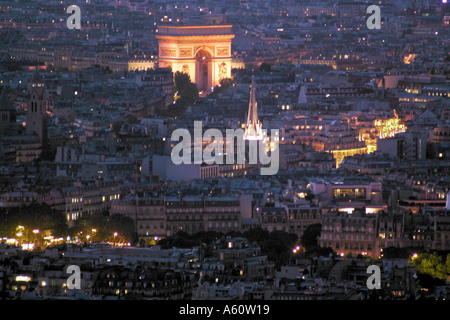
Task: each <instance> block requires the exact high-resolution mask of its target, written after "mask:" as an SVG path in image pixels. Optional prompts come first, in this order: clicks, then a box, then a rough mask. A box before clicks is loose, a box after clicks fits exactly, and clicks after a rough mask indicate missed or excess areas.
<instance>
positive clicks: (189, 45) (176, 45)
mask: <svg viewBox="0 0 450 320" xmlns="http://www.w3.org/2000/svg"><path fill="white" fill-rule="evenodd" d="M204 19H205V23H203V24H195V25H191V24H174V25H160V26H158V34H157V35H156V38H157V39H158V43H159V67H160V68H170V69H172V72H174V73H175V72H177V71H179V72H184V73H187V74H189V76H190V78H191V81H193V82H195V83H196V84H197V86H198V88H199V90H200V91H204V92H208V91H211V88H212V87H214V86H217V85H218V84H219V83H220V80H221V79H225V78H231V39H233V38H234V34H232V32H231V28H232V26H231V25H229V24H226V23H225V20H224V16H220V15H217V16H216V15H210V16H206V17H205V18H204Z"/></svg>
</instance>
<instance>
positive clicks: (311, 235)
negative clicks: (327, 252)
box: [300, 223, 322, 250]
mask: <svg viewBox="0 0 450 320" xmlns="http://www.w3.org/2000/svg"><path fill="white" fill-rule="evenodd" d="M321 231H322V225H321V224H320V223H315V224H310V225H309V226H307V227H306V229H305V231H304V232H303V234H302V236H301V238H300V243H301V244H302V246H303V247H305V249H306V250H311V249H312V248H314V247H318V246H319V244H318V242H317V238H318V237H319V236H320V234H321Z"/></svg>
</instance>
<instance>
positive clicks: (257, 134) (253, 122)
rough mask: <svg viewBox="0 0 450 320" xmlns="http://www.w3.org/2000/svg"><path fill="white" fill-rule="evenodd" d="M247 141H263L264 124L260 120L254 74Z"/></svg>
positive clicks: (249, 104)
mask: <svg viewBox="0 0 450 320" xmlns="http://www.w3.org/2000/svg"><path fill="white" fill-rule="evenodd" d="M244 139H245V140H262V139H263V133H262V124H261V123H260V122H259V119H258V103H257V102H256V88H255V75H254V74H252V84H251V85H250V99H249V103H248V114H247V123H246V124H245V131H244Z"/></svg>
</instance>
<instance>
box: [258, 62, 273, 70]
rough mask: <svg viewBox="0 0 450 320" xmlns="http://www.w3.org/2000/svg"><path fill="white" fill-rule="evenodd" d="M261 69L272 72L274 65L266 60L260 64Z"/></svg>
mask: <svg viewBox="0 0 450 320" xmlns="http://www.w3.org/2000/svg"><path fill="white" fill-rule="evenodd" d="M259 70H261V71H264V72H270V71H272V66H271V65H270V64H268V63H266V62H263V63H261V65H260V66H259Z"/></svg>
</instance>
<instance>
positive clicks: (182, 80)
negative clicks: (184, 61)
mask: <svg viewBox="0 0 450 320" xmlns="http://www.w3.org/2000/svg"><path fill="white" fill-rule="evenodd" d="M175 91H177V92H178V95H179V96H180V99H178V100H177V102H176V104H179V105H181V106H183V107H186V106H190V105H193V104H194V103H195V102H196V101H197V99H198V88H197V85H196V84H195V83H192V82H191V78H190V77H189V75H188V74H187V73H181V72H179V71H178V72H176V73H175Z"/></svg>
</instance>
